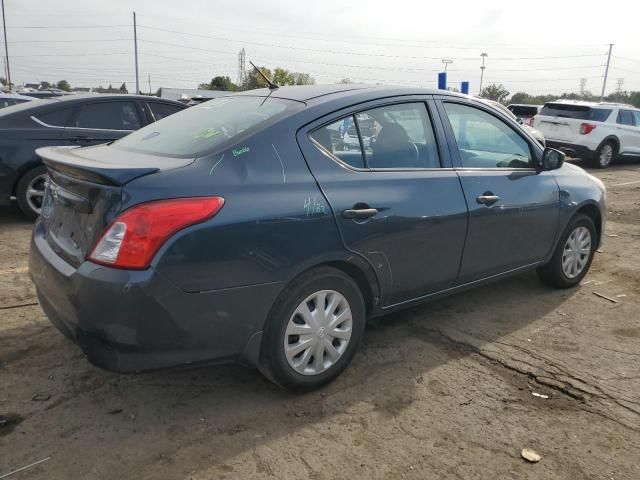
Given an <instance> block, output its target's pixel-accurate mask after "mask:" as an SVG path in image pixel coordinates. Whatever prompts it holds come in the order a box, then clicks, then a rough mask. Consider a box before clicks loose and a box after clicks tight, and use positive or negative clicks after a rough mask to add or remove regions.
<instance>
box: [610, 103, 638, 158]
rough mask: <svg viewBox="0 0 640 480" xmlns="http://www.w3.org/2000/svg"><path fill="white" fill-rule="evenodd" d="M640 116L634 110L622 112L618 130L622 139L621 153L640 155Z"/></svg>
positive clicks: (618, 121)
mask: <svg viewBox="0 0 640 480" xmlns="http://www.w3.org/2000/svg"><path fill="white" fill-rule="evenodd" d="M637 120H640V114H638V112H635V111H633V110H622V109H621V110H620V111H619V112H618V118H617V119H616V130H617V131H618V136H619V138H620V153H632V154H634V155H637V154H638V153H640V124H639V123H638V122H637Z"/></svg>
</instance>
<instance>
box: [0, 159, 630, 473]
mask: <svg viewBox="0 0 640 480" xmlns="http://www.w3.org/2000/svg"><path fill="white" fill-rule="evenodd" d="M596 174H597V175H598V176H599V177H600V178H602V179H603V181H604V182H605V183H606V185H607V187H608V201H609V217H608V223H607V227H606V238H605V244H604V246H603V248H602V251H601V253H599V254H598V255H597V256H596V259H595V261H594V264H593V267H592V269H591V272H590V273H589V275H588V276H587V277H586V278H585V280H584V281H583V284H582V286H581V287H579V288H576V289H574V290H569V291H557V290H551V289H549V288H546V287H544V286H543V285H542V284H540V283H539V282H538V280H537V278H536V275H535V273H530V274H525V275H522V276H520V277H515V278H512V279H509V280H506V281H502V282H499V283H495V284H493V285H489V286H486V287H483V288H480V289H476V290H473V291H470V292H467V293H462V294H459V295H456V296H452V297H449V298H447V299H444V300H441V301H438V302H435V303H431V304H427V305H424V306H421V307H419V308H414V309H412V310H409V311H406V312H404V313H401V314H396V315H392V316H389V317H388V318H384V319H382V320H379V321H376V322H375V323H374V324H373V325H371V326H370V328H369V329H368V330H367V333H366V335H365V339H364V343H363V345H362V347H361V350H360V352H359V353H358V354H357V355H356V358H355V360H354V363H353V365H352V366H351V367H350V368H349V369H347V371H346V372H345V373H344V374H343V375H342V376H341V377H340V378H339V379H338V380H337V381H336V382H334V383H333V384H332V385H330V386H329V387H327V388H325V389H324V390H321V391H319V392H315V393H311V394H307V395H302V396H296V395H292V394H289V393H286V392H284V391H282V390H280V389H278V388H277V387H275V386H273V385H272V384H270V383H268V382H267V381H266V380H264V379H263V378H262V377H261V376H260V375H259V374H258V373H257V372H255V371H252V370H247V369H244V368H242V367H239V366H221V367H209V368H200V369H197V370H188V371H180V372H171V373H167V372H164V373H152V374H144V375H127V376H125V375H116V374H112V373H108V372H105V371H102V370H99V369H97V368H95V367H93V366H91V365H90V364H89V363H88V362H87V361H86V360H85V359H84V357H83V355H82V353H81V352H80V350H79V349H78V348H77V347H76V346H74V345H73V344H71V343H70V342H69V341H67V340H66V339H65V338H63V337H62V335H60V334H59V333H58V332H57V331H56V330H55V329H54V328H53V327H52V326H51V325H50V324H49V322H48V321H47V319H46V317H45V316H44V314H43V313H42V311H41V310H40V307H39V306H38V304H37V300H36V298H35V296H34V290H33V287H32V285H31V283H30V281H29V278H28V276H27V270H26V265H27V251H28V246H29V241H28V239H29V234H30V229H31V225H30V224H29V222H27V221H26V220H24V219H23V218H22V217H21V215H20V214H19V213H18V212H17V211H16V210H15V209H4V210H0V416H2V417H1V418H0V477H2V475H3V474H5V473H7V472H10V471H12V470H14V469H17V468H20V467H22V466H25V465H29V464H31V463H33V462H36V461H38V460H41V459H45V458H47V457H50V459H49V460H48V461H46V462H43V463H40V464H39V465H37V466H34V467H32V468H29V469H27V470H24V471H22V472H20V473H17V474H15V475H13V476H11V477H10V478H11V479H12V480H13V479H14V478H15V479H42V478H46V479H60V480H68V479H74V480H75V479H103V478H104V479H129V478H135V479H193V480H205V479H207V480H208V479H222V478H228V479H231V478H238V479H248V478H261V479H267V478H278V479H288V478H295V479H303V478H311V479H337V478H353V479H355V478H372V479H388V478H409V479H411V478H415V479H512V478H513V479H536V480H539V479H616V480H618V479H634V480H636V479H638V478H640V464H639V462H638V459H640V370H639V366H640V363H639V360H640V163H639V162H635V163H634V162H629V163H626V164H623V165H616V166H614V167H612V168H610V169H608V170H606V171H604V172H596ZM594 292H599V293H601V294H604V295H606V296H608V297H610V298H612V299H614V300H615V303H614V302H611V301H609V300H606V299H604V298H601V297H598V296H596V295H594ZM534 392H535V393H537V394H541V395H546V396H548V398H543V397H539V396H534V395H533V393H534ZM523 448H531V449H533V450H535V451H536V452H538V453H539V454H540V455H542V460H541V461H540V462H539V463H536V464H530V463H527V462H526V461H524V460H523V459H522V458H521V456H520V452H521V450H522V449H523Z"/></svg>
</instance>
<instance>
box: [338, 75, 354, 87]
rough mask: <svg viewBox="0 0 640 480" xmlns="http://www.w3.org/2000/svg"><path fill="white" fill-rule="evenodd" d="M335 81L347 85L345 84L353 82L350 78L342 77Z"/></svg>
mask: <svg viewBox="0 0 640 480" xmlns="http://www.w3.org/2000/svg"><path fill="white" fill-rule="evenodd" d="M336 83H341V84H344V85H347V84H349V83H353V82H352V81H351V79H350V78H347V77H343V78H341V79H340V80H338V81H337V82H336Z"/></svg>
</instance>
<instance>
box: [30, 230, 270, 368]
mask: <svg viewBox="0 0 640 480" xmlns="http://www.w3.org/2000/svg"><path fill="white" fill-rule="evenodd" d="M29 272H30V275H31V277H32V279H33V282H34V283H35V286H36V291H37V294H38V299H39V300H40V304H41V306H42V309H43V310H44V312H45V313H46V315H47V316H48V317H49V319H50V321H51V322H52V323H53V324H54V325H55V326H56V328H57V329H58V330H59V331H60V332H61V333H63V334H64V335H65V336H66V337H68V338H70V339H71V340H73V341H74V342H75V343H77V344H78V345H79V346H80V347H81V348H82V350H83V351H84V353H85V354H86V355H87V358H88V360H89V361H90V362H92V363H93V364H95V365H97V366H99V367H102V368H105V369H107V370H112V371H117V372H137V371H144V370H155V369H161V368H169V367H179V366H183V365H189V364H194V363H202V362H226V361H233V360H240V359H243V357H250V358H251V359H253V360H254V361H255V358H257V353H256V352H254V351H249V350H248V348H249V345H251V346H252V348H254V349H255V348H257V347H259V342H257V343H256V339H259V338H260V337H259V336H260V332H261V330H262V327H263V324H264V321H265V319H266V317H267V314H268V312H269V309H270V308H271V305H272V304H273V301H274V300H275V297H276V296H277V294H278V293H279V290H280V288H281V287H280V284H275V283H272V284H263V285H253V286H247V287H238V288H228V289H224V290H216V291H210V292H201V293H187V292H185V291H183V290H181V289H179V288H178V287H176V286H175V285H174V284H173V283H171V282H170V281H169V280H168V279H167V278H166V277H164V276H163V275H161V274H160V273H158V272H156V271H155V270H153V269H148V270H144V271H127V270H118V269H113V268H108V267H103V266H99V265H95V264H93V263H91V262H84V263H83V264H82V265H80V266H79V267H78V268H77V269H75V268H73V267H72V266H71V265H69V264H68V263H66V262H65V261H64V260H63V259H61V258H60V257H59V256H58V255H57V254H56V253H55V252H54V251H53V250H52V249H51V248H50V247H49V245H48V243H47V242H46V239H45V236H44V231H43V228H42V226H41V224H40V222H38V223H37V224H36V227H35V228H34V234H33V237H32V241H31V251H30V255H29Z"/></svg>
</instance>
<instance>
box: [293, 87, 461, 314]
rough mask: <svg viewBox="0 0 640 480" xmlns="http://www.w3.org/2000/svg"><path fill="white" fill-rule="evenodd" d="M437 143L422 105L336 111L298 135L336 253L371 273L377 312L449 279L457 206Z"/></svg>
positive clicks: (457, 193)
mask: <svg viewBox="0 0 640 480" xmlns="http://www.w3.org/2000/svg"><path fill="white" fill-rule="evenodd" d="M428 103H431V107H430V108H428V107H427V104H428ZM434 119H435V120H434ZM434 127H435V128H434ZM354 135H355V139H354ZM443 138H444V132H443V131H442V126H441V124H440V123H439V121H438V120H437V113H436V112H435V110H434V109H433V103H432V102H425V99H424V98H418V99H415V100H412V101H406V100H405V101H403V102H396V103H390V101H389V100H387V101H386V103H382V102H380V101H378V102H372V103H369V104H365V105H362V106H359V107H354V108H351V109H346V110H343V111H342V112H340V113H337V114H333V115H331V116H329V117H325V118H323V119H321V120H319V121H316V122H314V123H312V124H311V125H310V126H309V127H308V128H305V129H302V130H300V131H299V133H298V143H299V144H300V146H301V148H302V151H303V153H304V156H305V159H306V160H307V163H308V165H309V167H310V169H311V171H312V173H313V175H314V176H315V178H316V180H317V181H318V183H319V184H320V186H321V188H322V191H323V193H324V194H325V196H326V198H327V201H328V202H329V205H330V206H331V208H332V210H333V213H334V215H335V218H336V221H337V223H338V226H339V229H340V232H341V234H342V239H343V241H344V243H345V246H346V248H347V249H349V250H351V251H353V252H354V253H357V254H358V255H360V256H362V257H364V258H365V259H367V260H368V261H369V262H370V264H371V265H372V266H373V268H374V269H375V271H376V272H377V274H378V279H379V281H380V283H381V290H382V292H383V298H382V304H383V306H389V305H394V304H399V303H402V302H406V301H410V300H412V299H416V298H419V297H421V296H424V295H427V294H429V293H431V292H435V291H438V290H443V289H445V288H447V287H449V286H450V285H452V284H453V283H454V281H455V279H456V277H457V275H458V269H459V265H460V258H461V255H462V249H463V245H464V238H465V233H466V229H467V207H466V204H465V200H464V195H463V193H462V188H461V186H460V181H459V180H458V177H457V175H456V173H455V171H454V170H453V168H452V166H451V162H450V158H449V153H448V150H447V148H446V145H445V144H444V143H443V142H442V140H443ZM310 201H311V202H313V199H310Z"/></svg>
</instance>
